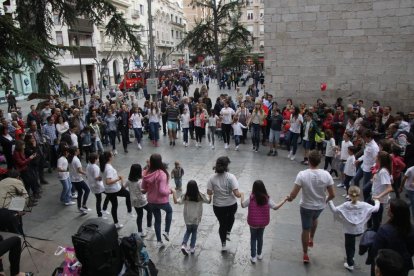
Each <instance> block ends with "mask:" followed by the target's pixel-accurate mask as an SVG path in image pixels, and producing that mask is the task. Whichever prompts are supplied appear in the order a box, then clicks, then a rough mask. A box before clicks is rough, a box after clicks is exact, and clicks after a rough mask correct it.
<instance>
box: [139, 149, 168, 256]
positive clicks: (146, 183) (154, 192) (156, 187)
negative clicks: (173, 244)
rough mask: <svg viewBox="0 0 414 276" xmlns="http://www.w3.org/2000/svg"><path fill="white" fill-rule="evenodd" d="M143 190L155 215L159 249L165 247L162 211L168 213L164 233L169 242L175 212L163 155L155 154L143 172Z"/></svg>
mask: <svg viewBox="0 0 414 276" xmlns="http://www.w3.org/2000/svg"><path fill="white" fill-rule="evenodd" d="M143 176H144V177H143V178H142V190H143V191H144V192H146V193H147V200H148V205H149V207H150V210H151V212H152V213H153V214H154V218H155V223H154V229H155V235H156V236H157V248H162V247H164V246H165V245H164V243H163V242H162V240H161V210H163V211H164V212H165V213H166V216H165V231H164V232H163V233H162V235H163V236H164V238H165V239H166V240H167V241H170V238H169V232H170V227H171V221H172V214H173V210H172V208H171V205H170V202H169V195H170V194H171V193H172V191H171V189H170V186H169V185H168V182H169V178H170V176H169V174H168V171H167V169H166V167H165V165H164V163H163V162H162V157H161V155H159V154H157V153H154V154H152V155H151V157H150V160H149V166H148V169H147V170H145V171H144V172H143Z"/></svg>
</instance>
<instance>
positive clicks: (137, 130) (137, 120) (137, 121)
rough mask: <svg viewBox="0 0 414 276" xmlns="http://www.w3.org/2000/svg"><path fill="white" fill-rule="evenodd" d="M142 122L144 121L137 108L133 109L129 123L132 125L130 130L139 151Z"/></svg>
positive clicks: (140, 147)
mask: <svg viewBox="0 0 414 276" xmlns="http://www.w3.org/2000/svg"><path fill="white" fill-rule="evenodd" d="M142 120H144V117H143V116H142V114H141V110H140V109H139V108H138V107H134V108H133V112H132V115H131V117H129V121H130V123H131V125H132V129H133V130H134V134H135V139H136V140H137V146H138V149H139V150H141V149H142V146H141V139H142Z"/></svg>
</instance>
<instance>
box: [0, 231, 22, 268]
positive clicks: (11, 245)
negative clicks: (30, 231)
mask: <svg viewBox="0 0 414 276" xmlns="http://www.w3.org/2000/svg"><path fill="white" fill-rule="evenodd" d="M0 238H1V241H0V256H3V255H4V254H6V253H7V252H9V261H10V275H17V274H19V272H20V253H21V252H22V247H21V244H22V242H21V240H20V238H19V237H17V236H15V237H11V238H7V239H5V240H3V238H2V237H1V236H0Z"/></svg>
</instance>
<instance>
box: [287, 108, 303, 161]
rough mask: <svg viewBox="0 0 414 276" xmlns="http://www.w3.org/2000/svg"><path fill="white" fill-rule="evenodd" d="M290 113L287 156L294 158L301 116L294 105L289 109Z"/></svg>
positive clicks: (301, 121) (301, 120) (301, 122)
mask: <svg viewBox="0 0 414 276" xmlns="http://www.w3.org/2000/svg"><path fill="white" fill-rule="evenodd" d="M291 112H292V113H291V115H290V120H289V123H290V128H289V134H288V139H287V149H288V151H289V155H288V158H290V160H292V161H293V160H295V156H296V150H297V149H298V138H299V136H300V130H301V127H302V124H303V117H302V115H301V114H300V110H299V107H297V106H295V107H293V108H292V109H291Z"/></svg>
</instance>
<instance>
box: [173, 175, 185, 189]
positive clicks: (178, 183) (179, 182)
mask: <svg viewBox="0 0 414 276" xmlns="http://www.w3.org/2000/svg"><path fill="white" fill-rule="evenodd" d="M174 182H175V188H176V189H181V186H182V185H183V184H182V183H183V182H182V178H181V177H180V178H174Z"/></svg>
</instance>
